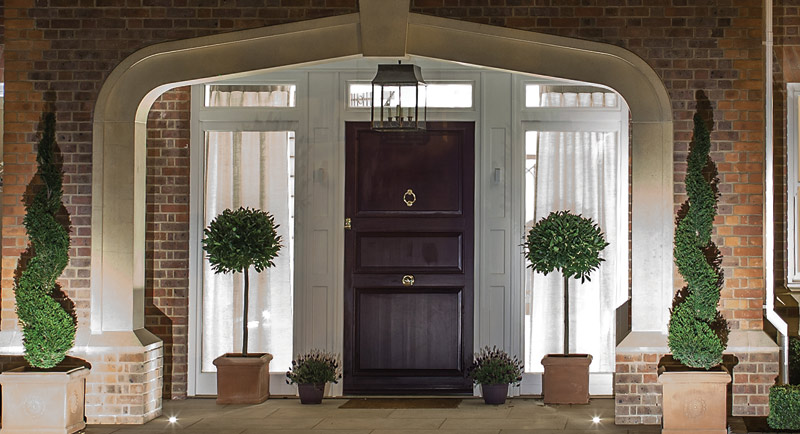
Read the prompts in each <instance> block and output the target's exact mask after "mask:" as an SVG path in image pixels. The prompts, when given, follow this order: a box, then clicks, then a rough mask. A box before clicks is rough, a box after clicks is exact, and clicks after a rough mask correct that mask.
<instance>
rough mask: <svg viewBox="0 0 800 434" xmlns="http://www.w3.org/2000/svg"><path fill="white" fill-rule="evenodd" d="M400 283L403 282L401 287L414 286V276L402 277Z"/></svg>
mask: <svg viewBox="0 0 800 434" xmlns="http://www.w3.org/2000/svg"><path fill="white" fill-rule="evenodd" d="M401 281H402V282H403V286H414V276H413V275H411V274H406V275H405V276H403V279H402V280H401Z"/></svg>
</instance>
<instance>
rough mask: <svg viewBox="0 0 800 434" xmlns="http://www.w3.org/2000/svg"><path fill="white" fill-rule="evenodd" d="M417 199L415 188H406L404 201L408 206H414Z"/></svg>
mask: <svg viewBox="0 0 800 434" xmlns="http://www.w3.org/2000/svg"><path fill="white" fill-rule="evenodd" d="M409 197H410V199H409ZM416 201H417V195H416V194H414V190H412V189H410V188H409V189H408V190H406V192H405V193H404V194H403V202H405V203H406V206H412V205H414V202H416Z"/></svg>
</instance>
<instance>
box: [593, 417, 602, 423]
mask: <svg viewBox="0 0 800 434" xmlns="http://www.w3.org/2000/svg"><path fill="white" fill-rule="evenodd" d="M592 423H600V416H595V417H593V418H592Z"/></svg>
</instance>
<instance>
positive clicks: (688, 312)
mask: <svg viewBox="0 0 800 434" xmlns="http://www.w3.org/2000/svg"><path fill="white" fill-rule="evenodd" d="M710 148H711V139H710V134H709V131H708V128H706V124H705V121H704V120H703V119H702V117H701V116H700V115H699V114H695V116H694V142H693V144H692V146H691V149H690V150H689V155H688V158H687V160H688V167H687V171H686V193H687V196H688V198H687V200H686V202H684V203H683V205H682V206H681V209H680V211H679V212H678V218H677V219H676V224H677V225H676V229H675V249H674V251H673V253H674V257H675V263H676V264H677V266H678V272H680V274H681V276H683V278H684V280H685V281H686V286H685V287H683V289H681V290H680V291H678V293H677V295H676V296H675V299H674V301H673V308H672V310H671V312H670V320H669V348H670V350H671V351H672V356H673V357H674V358H675V359H677V360H678V361H680V362H681V363H683V364H684V365H686V366H689V367H695V368H700V367H702V368H705V369H710V368H711V367H713V366H715V365H718V364H720V363H721V362H722V352H723V351H724V350H725V348H726V346H727V331H728V329H727V324H726V323H725V320H724V319H723V318H722V315H721V314H720V313H719V311H718V310H717V304H718V303H719V299H720V290H721V289H722V285H723V283H724V275H723V272H722V269H721V267H720V264H721V263H722V255H721V254H720V252H719V250H718V249H717V247H716V245H715V244H714V242H713V241H711V229H712V224H713V222H714V217H715V216H716V214H717V198H718V196H719V193H718V190H717V183H718V182H719V180H718V179H717V177H716V168H715V166H714V163H713V162H712V161H711V160H710V158H709V152H710Z"/></svg>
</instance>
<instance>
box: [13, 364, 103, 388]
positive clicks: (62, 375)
mask: <svg viewBox="0 0 800 434" xmlns="http://www.w3.org/2000/svg"><path fill="white" fill-rule="evenodd" d="M27 368H29V367H28V366H20V367H17V368H14V369H11V370H8V371H5V372H3V373H2V374H0V384H10V383H41V382H47V383H54V382H58V383H69V382H71V381H75V380H79V379H82V378H84V377H87V376H89V373H90V369H89V368H88V367H86V366H72V367H69V369H68V370H59V371H28V370H26V369H27ZM62 368H64V367H62Z"/></svg>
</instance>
